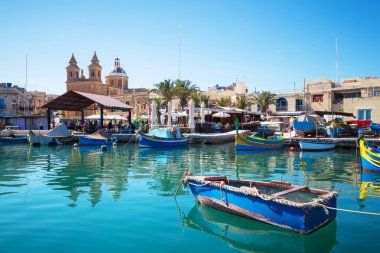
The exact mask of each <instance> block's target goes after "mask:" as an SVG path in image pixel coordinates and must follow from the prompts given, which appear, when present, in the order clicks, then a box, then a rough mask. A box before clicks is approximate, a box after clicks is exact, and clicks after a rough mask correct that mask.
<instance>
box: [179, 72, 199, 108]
mask: <svg viewBox="0 0 380 253" xmlns="http://www.w3.org/2000/svg"><path fill="white" fill-rule="evenodd" d="M198 91H199V88H198V86H197V85H196V84H192V83H191V82H190V81H189V80H179V79H177V80H176V81H175V88H174V93H175V95H176V96H177V97H178V98H179V99H180V104H181V107H182V108H184V107H185V106H186V105H187V99H189V98H191V95H192V94H194V93H196V92H198Z"/></svg>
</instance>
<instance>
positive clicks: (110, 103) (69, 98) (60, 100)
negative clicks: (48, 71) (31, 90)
mask: <svg viewBox="0 0 380 253" xmlns="http://www.w3.org/2000/svg"><path fill="white" fill-rule="evenodd" d="M94 103H98V104H99V105H103V106H104V107H105V108H115V109H126V110H130V109H132V107H131V106H129V105H127V104H124V103H122V102H120V101H119V100H117V99H114V98H111V97H109V96H103V95H98V94H92V93H87V92H82V91H74V90H70V91H68V92H66V93H65V94H63V95H61V96H59V97H57V98H56V99H54V100H52V101H50V102H49V103H47V104H45V105H44V106H42V107H43V108H48V109H52V110H66V111H80V110H81V109H84V108H86V107H88V106H90V105H92V104H94Z"/></svg>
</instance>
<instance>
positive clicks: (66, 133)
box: [27, 124, 74, 145]
mask: <svg viewBox="0 0 380 253" xmlns="http://www.w3.org/2000/svg"><path fill="white" fill-rule="evenodd" d="M73 135H74V132H73V131H70V130H69V129H68V128H67V126H66V125H65V124H60V125H58V126H57V127H56V128H54V129H52V130H50V131H49V132H47V133H46V134H43V133H35V131H29V133H28V135H27V138H28V142H29V143H30V144H32V145H59V144H63V143H65V142H70V141H71V139H72V137H73Z"/></svg>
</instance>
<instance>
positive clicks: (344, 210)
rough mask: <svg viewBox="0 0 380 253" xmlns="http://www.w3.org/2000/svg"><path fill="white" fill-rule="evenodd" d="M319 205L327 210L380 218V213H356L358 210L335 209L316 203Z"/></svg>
mask: <svg viewBox="0 0 380 253" xmlns="http://www.w3.org/2000/svg"><path fill="white" fill-rule="evenodd" d="M316 204H317V205H319V206H321V207H323V208H326V209H331V210H336V211H342V212H348V213H357V214H368V215H375V216H380V213H372V212H363V211H356V210H349V209H342V208H335V207H330V206H325V205H322V204H319V203H316Z"/></svg>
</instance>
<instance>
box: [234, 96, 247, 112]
mask: <svg viewBox="0 0 380 253" xmlns="http://www.w3.org/2000/svg"><path fill="white" fill-rule="evenodd" d="M250 104H251V101H249V99H247V97H246V96H237V97H236V102H235V103H234V106H235V107H236V108H239V109H242V110H245V108H247V106H249V105H250Z"/></svg>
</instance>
